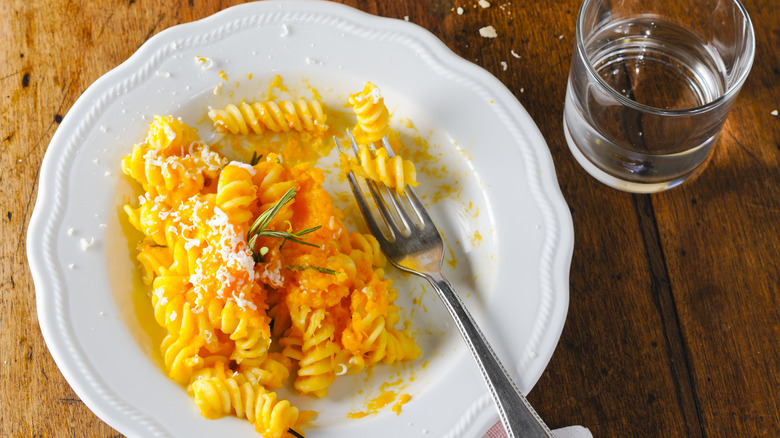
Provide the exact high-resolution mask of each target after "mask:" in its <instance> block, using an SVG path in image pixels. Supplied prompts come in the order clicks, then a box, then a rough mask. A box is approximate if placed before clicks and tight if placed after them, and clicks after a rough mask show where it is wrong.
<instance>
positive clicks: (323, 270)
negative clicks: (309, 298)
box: [287, 265, 338, 275]
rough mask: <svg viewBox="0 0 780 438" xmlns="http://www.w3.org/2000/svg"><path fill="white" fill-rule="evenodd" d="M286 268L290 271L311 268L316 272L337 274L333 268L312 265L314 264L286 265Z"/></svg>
mask: <svg viewBox="0 0 780 438" xmlns="http://www.w3.org/2000/svg"><path fill="white" fill-rule="evenodd" d="M287 269H289V270H291V271H305V270H307V269H312V270H315V271H317V272H322V273H323V274H330V275H338V272H336V271H334V270H333V269H328V268H323V267H322V266H314V265H287Z"/></svg>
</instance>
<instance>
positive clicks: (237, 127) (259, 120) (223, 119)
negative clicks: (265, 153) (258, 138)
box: [209, 99, 328, 135]
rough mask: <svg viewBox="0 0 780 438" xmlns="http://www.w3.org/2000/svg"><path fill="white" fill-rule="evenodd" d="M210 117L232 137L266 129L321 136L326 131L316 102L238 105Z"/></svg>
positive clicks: (215, 124) (211, 111) (271, 102)
mask: <svg viewBox="0 0 780 438" xmlns="http://www.w3.org/2000/svg"><path fill="white" fill-rule="evenodd" d="M209 117H210V118H211V120H212V121H213V122H214V126H215V127H216V128H217V130H218V131H222V132H225V131H228V132H230V133H232V134H243V135H246V134H249V133H250V132H253V133H255V134H262V133H263V132H265V130H266V129H268V130H270V131H273V132H287V131H290V130H293V131H297V132H310V133H324V132H325V131H326V130H327V129H328V126H327V124H326V115H325V111H324V110H323V108H322V104H321V103H320V102H319V101H318V100H309V101H306V100H303V99H300V100H298V101H296V102H292V101H289V100H282V101H279V102H274V101H268V102H254V103H251V104H250V103H246V102H241V103H240V104H238V106H236V105H233V104H230V105H228V106H227V107H226V108H225V109H223V110H218V109H212V110H210V111H209Z"/></svg>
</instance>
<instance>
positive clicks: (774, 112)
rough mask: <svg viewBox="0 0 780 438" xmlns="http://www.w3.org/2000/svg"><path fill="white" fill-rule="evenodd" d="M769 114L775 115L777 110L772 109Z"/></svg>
mask: <svg viewBox="0 0 780 438" xmlns="http://www.w3.org/2000/svg"><path fill="white" fill-rule="evenodd" d="M769 114H772V115H773V116H775V117H777V114H778V113H777V110H774V111H772V112H771V113H769Z"/></svg>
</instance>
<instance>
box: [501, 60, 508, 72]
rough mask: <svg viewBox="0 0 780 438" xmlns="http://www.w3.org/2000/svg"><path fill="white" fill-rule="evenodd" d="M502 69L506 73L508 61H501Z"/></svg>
mask: <svg viewBox="0 0 780 438" xmlns="http://www.w3.org/2000/svg"><path fill="white" fill-rule="evenodd" d="M501 68H503V69H504V71H506V68H507V65H506V61H501Z"/></svg>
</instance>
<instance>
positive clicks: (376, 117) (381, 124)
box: [348, 82, 390, 144]
mask: <svg viewBox="0 0 780 438" xmlns="http://www.w3.org/2000/svg"><path fill="white" fill-rule="evenodd" d="M348 101H349V104H350V105H351V106H352V110H353V111H355V115H357V122H358V123H357V126H356V127H355V129H354V130H353V131H352V135H353V136H354V137H355V141H357V142H358V144H368V143H373V142H375V141H379V140H380V139H381V138H382V137H383V136H384V135H385V134H386V133H387V130H388V123H389V119H390V113H389V112H388V111H387V107H386V106H385V100H384V98H383V97H382V94H381V93H380V91H379V88H377V87H376V85H374V84H372V83H371V82H366V84H365V86H364V87H363V90H362V91H360V92H359V93H355V94H351V95H350V96H349V100H348Z"/></svg>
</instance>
